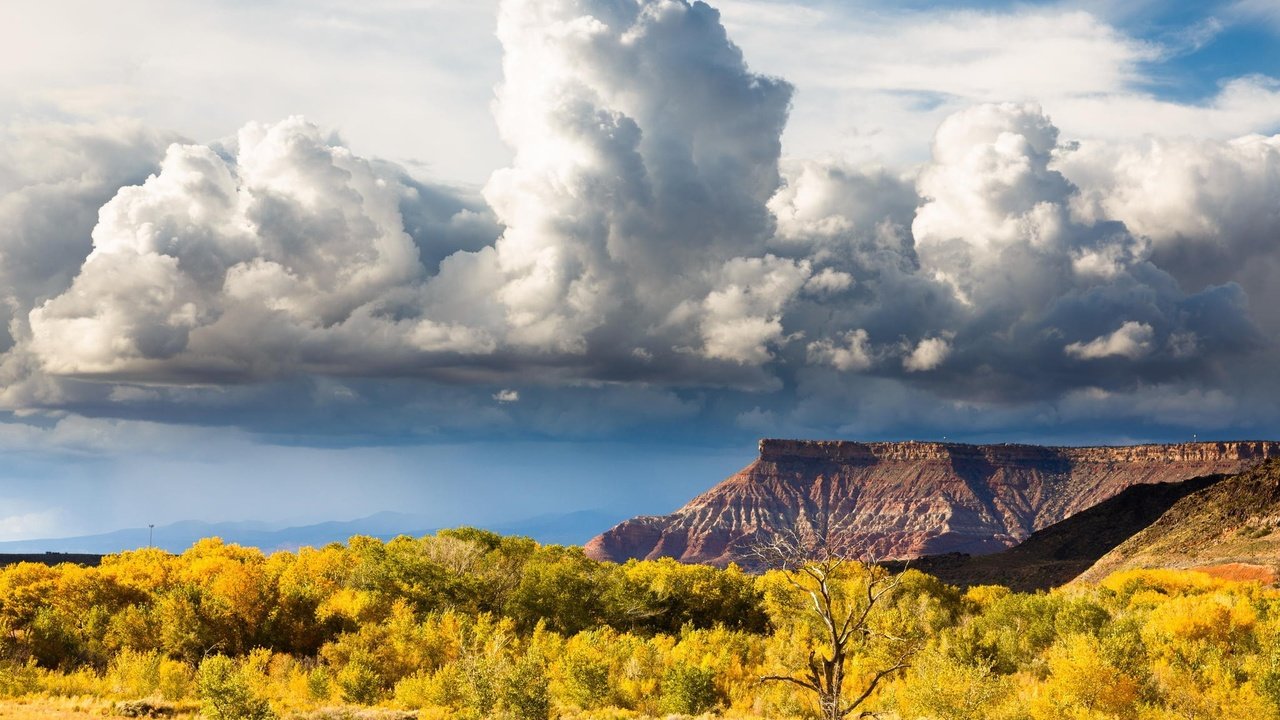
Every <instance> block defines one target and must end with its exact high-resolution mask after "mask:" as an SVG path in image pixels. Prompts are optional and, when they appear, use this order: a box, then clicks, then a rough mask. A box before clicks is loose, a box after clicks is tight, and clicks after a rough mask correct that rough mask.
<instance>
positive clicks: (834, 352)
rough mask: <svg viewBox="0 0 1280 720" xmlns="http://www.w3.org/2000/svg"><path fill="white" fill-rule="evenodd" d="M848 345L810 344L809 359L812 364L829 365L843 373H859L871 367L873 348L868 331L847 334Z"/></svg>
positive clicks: (825, 342) (819, 341) (826, 341)
mask: <svg viewBox="0 0 1280 720" xmlns="http://www.w3.org/2000/svg"><path fill="white" fill-rule="evenodd" d="M845 340H846V343H845V344H844V345H836V344H835V343H833V342H832V341H831V340H818V341H817V342H811V343H809V347H808V357H809V362H810V363H812V364H822V363H825V364H828V365H830V366H831V367H833V368H835V369H837V370H840V371H842V372H857V371H859V370H866V369H867V368H869V367H871V362H872V358H871V348H870V343H869V342H868V336H867V331H866V330H861V329H859V330H853V331H851V332H848V333H846V334H845Z"/></svg>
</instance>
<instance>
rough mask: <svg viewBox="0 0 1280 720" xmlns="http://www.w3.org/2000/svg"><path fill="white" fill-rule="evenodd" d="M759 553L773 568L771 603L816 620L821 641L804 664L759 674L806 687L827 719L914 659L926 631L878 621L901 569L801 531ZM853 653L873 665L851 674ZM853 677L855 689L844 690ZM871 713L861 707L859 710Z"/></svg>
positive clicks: (848, 709) (853, 706) (836, 719)
mask: <svg viewBox="0 0 1280 720" xmlns="http://www.w3.org/2000/svg"><path fill="white" fill-rule="evenodd" d="M755 555H756V559H757V560H758V561H759V563H760V564H761V565H762V566H764V567H771V568H775V569H774V571H772V572H770V573H768V574H767V575H766V576H765V581H766V586H767V589H766V594H767V595H768V596H771V600H772V602H770V603H769V605H770V606H771V607H772V608H775V609H777V610H778V614H780V615H782V614H790V615H792V616H793V617H798V618H800V621H801V622H804V623H807V624H810V625H812V626H815V627H814V630H815V632H814V633H813V634H814V637H815V640H816V643H815V644H816V645H817V647H814V648H812V649H810V650H809V652H808V660H807V662H806V663H805V667H804V669H803V670H802V671H800V672H798V673H792V674H778V675H765V676H763V677H761V678H760V681H761V682H780V683H790V684H792V685H795V686H797V687H801V688H804V689H805V690H808V691H810V692H812V693H814V694H815V695H816V696H817V699H818V705H819V707H820V708H821V711H822V716H823V717H824V718H826V720H841V719H842V718H845V717H847V716H848V715H850V714H851V713H853V712H854V711H855V710H858V709H859V708H860V707H861V706H862V705H863V704H864V703H865V702H866V701H867V700H868V699H869V698H870V697H871V695H872V693H874V692H875V690H876V688H877V687H878V686H879V684H880V683H881V681H883V680H885V679H886V678H888V677H890V676H891V675H893V674H894V673H896V672H899V671H901V670H904V669H906V668H907V667H909V666H910V664H909V661H910V659H911V657H912V656H913V655H914V654H915V653H916V652H917V651H918V650H919V648H920V646H921V641H920V639H919V638H918V637H909V636H903V635H901V634H899V633H898V632H897V631H894V632H889V630H887V629H883V628H881V627H879V624H878V623H877V622H876V620H877V619H878V618H877V617H876V615H877V613H878V612H879V611H880V610H882V608H883V606H884V605H885V604H887V603H888V602H889V600H890V599H891V595H892V594H893V593H894V592H895V591H897V590H898V589H899V587H900V586H901V584H902V576H901V575H893V574H891V573H890V572H889V571H887V570H885V569H884V568H883V567H881V566H879V565H876V564H874V563H865V564H864V563H860V562H857V561H853V560H850V559H848V558H846V557H844V556H843V555H841V554H840V553H839V552H836V551H834V550H832V549H831V548H830V546H829V545H828V544H827V543H826V542H825V541H823V540H821V539H819V540H818V541H816V542H806V541H805V540H804V539H803V538H801V537H800V536H799V535H798V534H795V533H793V534H790V535H786V534H780V535H778V536H776V537H774V538H773V539H772V540H770V541H768V542H767V543H764V544H761V545H759V546H757V548H756V549H755ZM779 581H780V582H779ZM769 586H772V587H769ZM775 622H776V621H775ZM853 659H857V660H859V661H860V663H859V664H860V665H867V666H868V668H866V669H864V671H862V672H859V673H856V676H855V677H850V676H849V673H848V665H849V663H850V661H851V660H853ZM851 682H852V683H853V687H852V688H851V692H850V694H851V695H852V697H849V698H846V691H847V690H850V688H848V687H847V686H848V685H849V684H850V683H851ZM868 715H870V713H869V712H866V711H863V712H861V713H860V714H859V717H865V716H868Z"/></svg>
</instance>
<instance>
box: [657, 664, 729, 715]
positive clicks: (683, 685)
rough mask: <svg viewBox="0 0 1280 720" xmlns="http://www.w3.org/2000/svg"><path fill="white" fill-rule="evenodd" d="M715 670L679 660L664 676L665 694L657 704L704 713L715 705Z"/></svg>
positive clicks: (665, 709) (679, 711) (669, 709)
mask: <svg viewBox="0 0 1280 720" xmlns="http://www.w3.org/2000/svg"><path fill="white" fill-rule="evenodd" d="M718 700H719V696H718V695H717V693H716V682H715V673H714V672H713V671H712V670H711V669H709V668H702V667H698V666H696V665H689V664H686V663H676V664H675V665H672V666H671V667H670V668H668V669H667V672H666V674H664V675H663V676H662V697H661V699H660V700H659V704H658V707H659V708H660V709H661V710H662V712H664V713H674V714H679V715H701V714H702V713H704V712H707V711H708V710H710V709H711V708H713V707H715V705H716V702H717V701H718Z"/></svg>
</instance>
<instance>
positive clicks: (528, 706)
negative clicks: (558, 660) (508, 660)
mask: <svg viewBox="0 0 1280 720" xmlns="http://www.w3.org/2000/svg"><path fill="white" fill-rule="evenodd" d="M501 695H502V704H503V705H504V706H505V707H506V709H507V711H508V712H509V713H510V714H511V716H513V717H514V718H516V720H547V718H548V717H549V716H550V715H551V697H550V693H549V692H548V690H547V673H546V669H545V668H544V667H543V666H542V663H541V662H539V661H538V659H537V658H533V657H526V658H524V659H523V660H521V661H520V662H518V663H516V664H515V665H514V666H512V668H511V671H510V672H509V673H507V675H506V677H504V678H503V679H502V691H501Z"/></svg>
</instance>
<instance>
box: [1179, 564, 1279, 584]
mask: <svg viewBox="0 0 1280 720" xmlns="http://www.w3.org/2000/svg"><path fill="white" fill-rule="evenodd" d="M1191 569H1192V570H1198V571H1200V572H1202V573H1206V574H1208V575H1212V576H1213V577H1216V578H1219V579H1221V580H1233V581H1236V582H1250V581H1256V582H1261V583H1266V584H1272V583H1275V581H1276V569H1275V568H1273V567H1268V566H1266V565H1251V564H1249V563H1223V564H1221V565H1204V566H1201V567H1194V568H1191Z"/></svg>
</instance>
